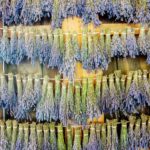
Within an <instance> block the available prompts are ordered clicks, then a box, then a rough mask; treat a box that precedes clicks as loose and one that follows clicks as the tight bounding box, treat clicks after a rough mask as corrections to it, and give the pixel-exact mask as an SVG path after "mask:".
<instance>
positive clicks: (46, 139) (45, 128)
mask: <svg viewBox="0 0 150 150" xmlns="http://www.w3.org/2000/svg"><path fill="white" fill-rule="evenodd" d="M43 132H44V137H43V145H42V149H43V150H44V149H51V144H50V133H49V132H50V131H49V124H47V123H44V125H43Z"/></svg>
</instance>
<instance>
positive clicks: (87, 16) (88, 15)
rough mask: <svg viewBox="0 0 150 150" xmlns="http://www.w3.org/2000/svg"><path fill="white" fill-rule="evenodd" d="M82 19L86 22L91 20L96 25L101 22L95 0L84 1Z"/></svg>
mask: <svg viewBox="0 0 150 150" xmlns="http://www.w3.org/2000/svg"><path fill="white" fill-rule="evenodd" d="M82 19H83V21H84V23H85V24H88V23H90V22H93V23H94V25H95V26H98V25H100V24H101V22H100V20H99V16H98V12H97V10H96V8H95V5H94V1H93V0H87V1H84V12H83V15H82Z"/></svg>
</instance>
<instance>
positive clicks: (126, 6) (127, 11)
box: [120, 0, 135, 23]
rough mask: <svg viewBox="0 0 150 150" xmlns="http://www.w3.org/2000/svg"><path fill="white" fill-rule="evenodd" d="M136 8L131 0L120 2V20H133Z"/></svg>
mask: <svg viewBox="0 0 150 150" xmlns="http://www.w3.org/2000/svg"><path fill="white" fill-rule="evenodd" d="M134 13H135V8H134V6H133V5H132V2H131V1H130V0H123V1H121V2H120V17H121V18H120V20H121V21H125V22H128V23H130V22H133V20H134Z"/></svg>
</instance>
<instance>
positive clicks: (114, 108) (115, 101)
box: [108, 74, 120, 117]
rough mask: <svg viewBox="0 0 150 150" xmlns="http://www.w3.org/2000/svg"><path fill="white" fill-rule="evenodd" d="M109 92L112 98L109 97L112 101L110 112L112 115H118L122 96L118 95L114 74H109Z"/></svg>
mask: <svg viewBox="0 0 150 150" xmlns="http://www.w3.org/2000/svg"><path fill="white" fill-rule="evenodd" d="M109 93H110V98H109V99H108V101H110V107H109V112H110V115H113V114H115V115H116V117H117V116H118V115H119V114H118V113H119V108H120V96H119V95H118V93H117V90H116V87H115V83H114V75H113V74H111V75H109Z"/></svg>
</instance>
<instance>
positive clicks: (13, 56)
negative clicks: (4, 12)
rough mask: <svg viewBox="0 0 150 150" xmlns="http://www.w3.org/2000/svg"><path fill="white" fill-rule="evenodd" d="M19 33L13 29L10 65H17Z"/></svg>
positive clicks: (9, 56)
mask: <svg viewBox="0 0 150 150" xmlns="http://www.w3.org/2000/svg"><path fill="white" fill-rule="evenodd" d="M17 43H18V40H17V33H16V29H15V27H13V28H12V29H11V37H10V51H9V54H8V58H9V63H10V64H16V58H17Z"/></svg>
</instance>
